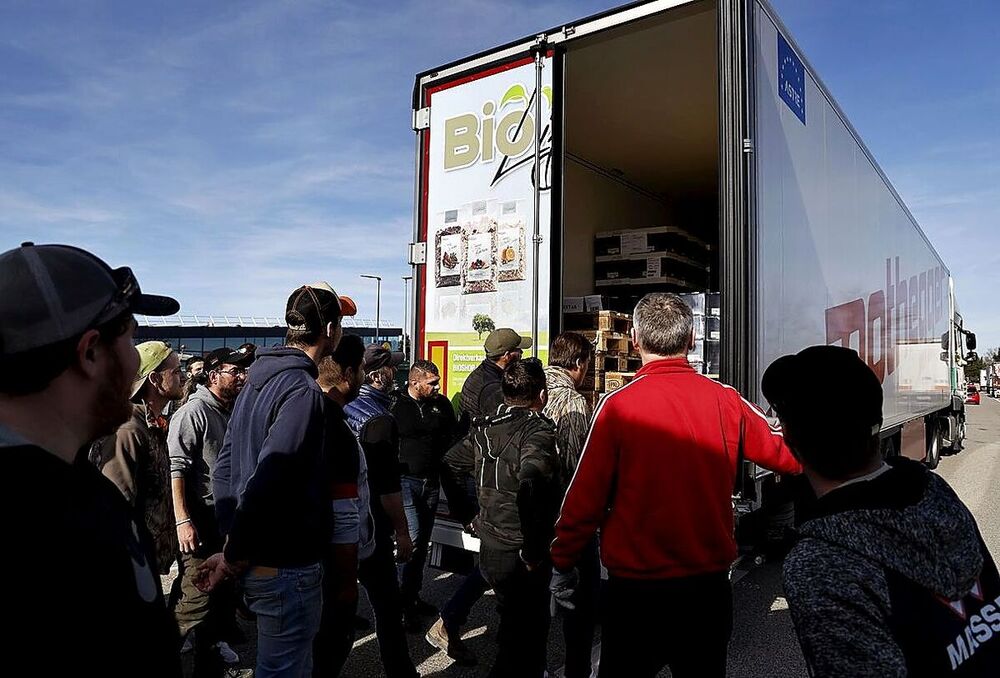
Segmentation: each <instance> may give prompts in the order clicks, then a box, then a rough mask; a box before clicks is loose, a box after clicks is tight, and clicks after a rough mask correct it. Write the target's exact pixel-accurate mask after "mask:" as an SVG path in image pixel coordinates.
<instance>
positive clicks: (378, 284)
mask: <svg viewBox="0 0 1000 678" xmlns="http://www.w3.org/2000/svg"><path fill="white" fill-rule="evenodd" d="M361 277H362V278H371V279H372V280H374V281H375V343H376V344H377V343H378V327H379V319H380V317H379V316H380V314H381V312H382V276H380V275H368V274H367V273H362V274H361Z"/></svg>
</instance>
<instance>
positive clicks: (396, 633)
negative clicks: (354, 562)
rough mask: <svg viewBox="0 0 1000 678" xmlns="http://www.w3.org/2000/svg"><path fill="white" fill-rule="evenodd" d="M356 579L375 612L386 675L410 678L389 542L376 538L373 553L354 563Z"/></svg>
mask: <svg viewBox="0 0 1000 678" xmlns="http://www.w3.org/2000/svg"><path fill="white" fill-rule="evenodd" d="M358 579H359V580H360V581H361V585H362V586H364V587H365V593H367V594H368V601H369V602H370V603H371V606H372V612H373V613H374V614H375V636H376V637H377V638H378V651H379V654H380V655H381V657H382V668H383V670H384V671H385V675H386V676H387V678H414V677H415V676H417V675H418V674H417V670H416V669H415V668H414V667H413V662H412V661H411V660H410V646H409V643H408V642H407V640H406V632H405V631H404V630H403V599H402V598H401V597H400V595H399V581H398V580H397V579H396V560H395V558H394V557H393V554H392V542H391V540H388V539H384V538H383V539H378V541H377V543H376V546H375V552H374V553H372V555H371V556H369V557H368V558H365V559H364V560H362V561H361V562H360V563H359V564H358Z"/></svg>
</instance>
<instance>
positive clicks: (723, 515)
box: [552, 358, 802, 579]
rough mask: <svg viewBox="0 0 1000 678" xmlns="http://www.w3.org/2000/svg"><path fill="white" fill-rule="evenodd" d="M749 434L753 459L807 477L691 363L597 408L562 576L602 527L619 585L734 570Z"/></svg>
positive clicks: (639, 379)
mask: <svg viewBox="0 0 1000 678" xmlns="http://www.w3.org/2000/svg"><path fill="white" fill-rule="evenodd" d="M741 431H742V443H743V455H744V457H745V458H746V459H749V460H750V461H753V462H756V463H757V464H759V465H761V466H763V467H765V468H768V469H771V470H772V471H776V472H779V473H799V472H801V470H802V467H801V466H800V465H799V463H798V462H797V461H796V460H795V458H794V457H793V456H792V453H791V450H789V449H788V447H787V446H786V445H785V442H784V438H783V437H782V434H781V430H780V428H777V427H774V426H771V425H770V424H769V423H768V421H767V419H766V418H765V417H764V415H763V414H762V413H761V411H760V410H759V409H758V408H757V407H755V406H754V405H751V404H750V403H749V402H747V401H746V400H744V399H743V398H742V397H741V396H740V394H739V393H738V392H737V391H736V390H735V389H734V388H732V387H731V386H726V385H724V384H720V383H718V382H715V381H712V380H711V379H708V378H707V377H703V376H701V375H700V374H698V373H696V372H695V371H694V370H693V369H692V368H691V366H690V365H689V364H688V362H687V359H686V358H669V359H664V360H657V361H655V362H651V363H648V364H647V365H644V366H643V368H642V369H641V370H639V372H638V373H637V374H636V377H635V379H634V380H633V381H632V382H631V383H629V384H628V385H626V386H625V387H623V388H620V389H618V390H617V391H614V392H613V393H611V394H609V395H607V396H606V397H605V398H604V400H603V401H602V403H601V405H600V406H599V407H598V409H597V413H596V414H595V416H594V424H593V427H592V428H591V431H590V435H589V437H588V438H587V442H586V444H585V446H584V450H583V455H582V457H581V458H580V463H579V466H578V467H577V470H576V475H574V477H573V481H572V483H571V484H570V487H569V490H568V491H567V493H566V498H565V500H564V501H563V506H562V511H561V513H560V516H559V520H558V522H557V523H556V538H555V540H554V541H553V542H552V561H553V563H554V564H555V566H556V568H558V569H560V570H568V569H570V568H572V567H573V566H574V565H575V564H576V561H577V559H578V558H579V555H580V553H581V551H582V550H583V548H584V546H585V545H586V544H587V542H588V541H589V540H590V539H591V538H592V537H593V535H594V532H595V531H596V530H597V528H600V529H601V559H602V561H603V562H604V565H605V566H606V567H607V568H608V571H609V572H610V573H611V575H613V576H616V577H624V578H632V579H665V578H670V577H684V576H688V575H694V574H705V573H710V572H720V571H724V570H726V569H728V568H729V566H730V565H731V564H732V562H733V561H734V560H735V559H736V542H735V540H734V538H733V509H732V492H733V485H734V481H735V478H736V464H737V460H738V457H739V447H740V438H741Z"/></svg>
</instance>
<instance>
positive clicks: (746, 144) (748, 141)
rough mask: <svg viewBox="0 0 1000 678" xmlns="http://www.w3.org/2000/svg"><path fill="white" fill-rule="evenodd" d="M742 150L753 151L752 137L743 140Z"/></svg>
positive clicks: (745, 151)
mask: <svg viewBox="0 0 1000 678" xmlns="http://www.w3.org/2000/svg"><path fill="white" fill-rule="evenodd" d="M743 152H744V153H753V139H744V140H743Z"/></svg>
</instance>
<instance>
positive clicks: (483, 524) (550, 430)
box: [444, 405, 562, 562]
mask: <svg viewBox="0 0 1000 678" xmlns="http://www.w3.org/2000/svg"><path fill="white" fill-rule="evenodd" d="M555 435H556V428H555V425H554V424H553V423H552V420H550V419H549V418H548V417H546V416H545V415H543V414H541V413H540V412H534V411H530V410H526V409H524V408H521V407H511V406H508V405H501V406H500V408H499V411H498V412H497V414H495V415H493V416H488V417H477V418H476V419H474V420H473V421H472V430H471V431H470V432H469V435H468V436H466V437H465V438H463V439H462V441H460V442H459V443H458V444H456V445H455V446H454V447H452V448H451V450H449V451H448V454H447V455H445V459H444V461H445V467H446V473H447V474H448V475H450V476H451V477H452V478H454V477H461V476H462V475H463V474H467V473H470V472H471V473H472V474H473V477H474V478H475V480H476V487H477V495H478V497H479V516H478V517H477V518H476V520H475V527H476V531H477V532H478V533H479V536H480V538H481V539H482V540H483V543H484V545H487V546H490V547H492V548H495V549H499V550H518V549H520V550H521V553H522V555H523V556H524V558H525V560H528V561H531V562H538V561H541V560H544V559H545V558H546V556H547V554H548V545H549V543H550V542H551V541H552V538H553V532H554V526H555V521H556V514H557V513H558V511H559V501H560V500H561V498H562V495H561V492H560V485H559V458H558V456H557V454H556V438H555ZM473 459H474V460H475V461H474V462H472V463H470V460H473ZM462 496H464V493H455V499H456V500H458V501H457V505H454V506H451V511H452V513H453V514H454V515H456V516H457V517H458V518H459V519H460V520H461V521H462V523H463V524H467V523H468V522H469V521H470V520H472V518H473V517H474V516H475V510H476V509H475V506H474V505H472V504H471V502H469V501H462V500H461V497H462ZM449 497H451V495H449ZM453 501H455V500H453Z"/></svg>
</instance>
